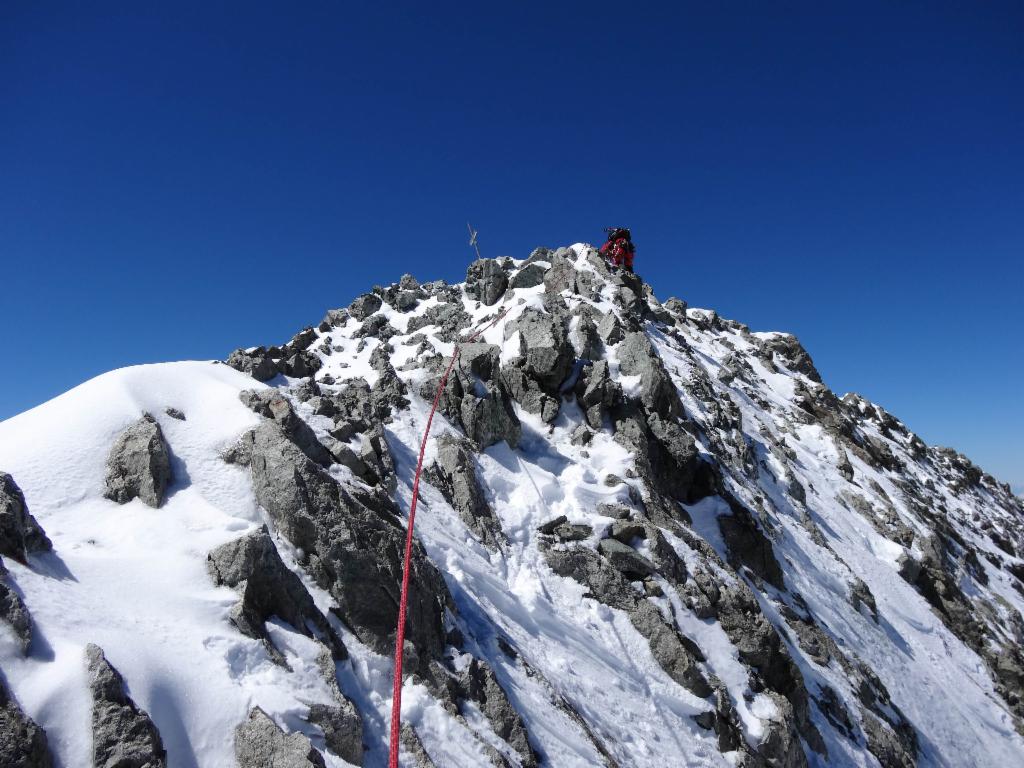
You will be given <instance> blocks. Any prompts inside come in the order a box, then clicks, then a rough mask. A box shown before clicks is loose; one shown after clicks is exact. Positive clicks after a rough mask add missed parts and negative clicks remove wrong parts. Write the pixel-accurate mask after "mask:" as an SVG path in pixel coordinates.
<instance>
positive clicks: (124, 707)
mask: <svg viewBox="0 0 1024 768" xmlns="http://www.w3.org/2000/svg"><path fill="white" fill-rule="evenodd" d="M85 659H86V665H87V668H88V674H89V691H90V693H91V694H92V762H93V765H94V766H97V767H99V768H163V766H166V765H167V752H166V751H165V750H164V746H163V742H162V741H161V739H160V733H159V731H157V729H156V726H155V725H153V721H152V720H151V719H150V717H149V715H148V714H146V713H145V712H144V711H142V710H141V709H139V708H138V707H137V706H136V705H135V702H134V701H132V699H131V698H130V697H129V696H128V693H127V691H126V690H125V683H124V678H122V677H121V674H120V673H119V672H118V671H117V670H116V669H114V667H113V666H111V664H110V662H109V661H107V658H106V656H104V655H103V651H102V650H101V649H100V647H99V646H96V645H93V644H92V643H89V644H88V645H87V646H86V647H85Z"/></svg>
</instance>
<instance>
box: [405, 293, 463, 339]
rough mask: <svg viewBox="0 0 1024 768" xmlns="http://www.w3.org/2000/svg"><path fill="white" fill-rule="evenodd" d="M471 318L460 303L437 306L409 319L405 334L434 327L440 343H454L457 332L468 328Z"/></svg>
mask: <svg viewBox="0 0 1024 768" xmlns="http://www.w3.org/2000/svg"><path fill="white" fill-rule="evenodd" d="M472 321H473V318H471V317H470V316H469V314H468V313H467V312H466V310H464V309H463V308H462V303H461V302H459V303H444V304H437V305H435V306H433V307H430V308H429V309H427V310H426V311H425V312H424V313H423V314H422V315H418V316H416V317H410V318H409V325H408V326H407V328H406V332H407V333H415V332H416V331H419V330H421V329H423V328H429V327H430V326H435V327H436V328H437V329H438V331H437V336H438V338H439V339H441V341H448V342H451V341H455V339H456V338H457V337H458V335H459V332H460V331H461V330H463V329H464V328H468V327H469V325H470V323H471V322H472Z"/></svg>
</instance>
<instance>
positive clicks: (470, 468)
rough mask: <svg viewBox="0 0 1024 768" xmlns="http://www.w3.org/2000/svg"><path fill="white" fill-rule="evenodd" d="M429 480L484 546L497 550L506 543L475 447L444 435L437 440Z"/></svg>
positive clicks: (449, 434) (427, 475)
mask: <svg viewBox="0 0 1024 768" xmlns="http://www.w3.org/2000/svg"><path fill="white" fill-rule="evenodd" d="M425 477H426V480H427V482H429V483H430V484H431V485H433V486H435V487H436V488H437V489H438V490H439V491H441V494H442V495H443V496H444V497H445V500H447V502H448V503H449V504H451V505H452V507H453V508H454V509H455V511H457V512H458V513H459V517H461V518H462V521H463V522H464V523H465V524H466V526H467V527H468V528H469V529H470V530H472V531H473V532H474V533H475V534H476V535H477V536H479V537H480V540H481V541H482V542H483V543H484V544H486V545H487V546H489V547H492V548H493V547H495V546H497V545H498V543H499V542H501V541H502V540H504V536H503V535H502V533H501V526H500V525H499V523H498V520H497V519H496V518H495V517H494V513H493V512H492V511H491V507H490V505H489V504H488V503H487V497H486V496H485V494H484V490H483V488H482V487H481V485H480V480H479V478H478V477H477V474H476V462H475V461H474V459H473V453H472V446H470V445H468V444H467V443H466V442H465V441H462V440H459V439H457V438H456V437H455V436H453V435H452V434H451V433H448V432H446V433H444V434H443V435H441V436H440V437H439V438H438V439H437V459H436V461H435V462H434V463H433V464H432V465H430V466H429V467H428V468H427V471H426V473H425Z"/></svg>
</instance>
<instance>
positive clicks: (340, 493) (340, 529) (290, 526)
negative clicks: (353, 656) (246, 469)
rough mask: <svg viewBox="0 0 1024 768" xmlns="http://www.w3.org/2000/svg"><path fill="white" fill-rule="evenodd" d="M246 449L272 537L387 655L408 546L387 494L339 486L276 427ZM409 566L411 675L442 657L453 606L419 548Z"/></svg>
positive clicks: (265, 428) (249, 440)
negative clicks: (289, 548) (279, 538)
mask: <svg viewBox="0 0 1024 768" xmlns="http://www.w3.org/2000/svg"><path fill="white" fill-rule="evenodd" d="M243 443H245V445H246V447H245V452H246V453H247V455H249V456H250V457H251V458H250V465H249V466H250V471H251V473H252V478H253V486H254V489H255V491H256V499H257V501H258V502H259V503H260V505H261V506H262V507H263V508H264V509H266V510H267V512H268V513H269V514H270V516H271V518H272V519H273V521H274V524H275V526H276V527H277V530H278V531H280V532H281V533H282V534H283V535H284V536H285V537H287V538H288V540H289V541H291V542H292V544H294V545H295V546H296V547H298V548H299V549H301V550H302V552H303V553H304V554H305V556H306V561H305V562H304V563H303V565H304V566H305V567H306V568H307V569H308V571H309V572H310V574H311V575H312V576H313V578H314V579H315V580H316V582H317V583H318V584H319V585H320V586H321V587H323V588H324V589H326V590H328V591H329V592H330V593H331V595H332V596H333V597H334V598H335V600H337V601H338V607H337V612H338V615H339V616H340V617H341V618H342V620H344V621H345V623H346V624H347V625H348V626H349V627H350V628H351V629H352V631H353V633H354V634H355V635H356V636H357V637H358V638H359V639H360V640H361V641H362V642H364V643H366V644H367V645H369V646H370V647H371V648H373V649H374V650H375V651H377V652H378V653H384V654H387V653H390V652H391V651H392V650H393V648H392V645H393V642H394V632H395V619H396V616H397V605H398V597H399V594H400V592H401V589H400V586H401V570H402V553H403V549H404V543H405V542H404V540H405V533H404V529H403V528H402V526H401V524H400V523H399V519H398V517H399V512H398V509H397V508H396V507H395V504H394V501H392V499H391V497H390V496H389V495H388V494H387V492H386V491H385V490H384V489H380V488H361V487H358V486H355V485H352V486H343V485H341V484H339V483H338V482H337V481H336V480H335V479H334V478H333V477H331V475H329V474H328V473H327V472H326V471H325V470H324V469H323V468H322V467H321V466H319V465H318V464H316V463H315V462H313V461H311V460H310V459H309V457H307V456H306V454H304V453H303V452H302V451H301V450H300V449H299V447H298V446H296V445H295V443H294V442H292V441H291V440H290V439H289V438H288V435H287V434H286V433H285V432H284V430H283V429H282V427H281V425H280V424H278V423H276V422H274V421H264V422H263V423H262V424H260V425H259V426H258V427H256V428H255V429H254V430H252V431H251V432H248V433H247V434H246V435H245V437H244V439H243ZM412 565H413V571H412V576H411V582H412V585H413V589H412V591H411V598H410V603H409V616H410V619H409V628H410V631H409V634H408V635H407V642H409V643H410V644H411V655H412V656H414V657H415V659H414V663H413V664H411V665H410V667H411V670H415V669H416V668H417V665H418V664H425V663H426V662H428V661H429V660H430V659H436V658H439V657H440V656H441V654H442V652H443V650H444V647H445V644H446V640H445V629H444V622H443V614H444V609H445V606H446V605H449V604H451V603H452V600H451V596H450V595H449V594H448V590H447V588H446V587H445V584H444V580H443V579H442V578H441V576H440V574H439V573H438V572H437V569H436V568H435V567H434V566H433V564H432V563H431V562H430V560H429V559H428V558H427V557H426V555H425V554H424V552H423V549H422V547H420V546H419V545H417V546H416V547H415V548H414V552H413V561H412Z"/></svg>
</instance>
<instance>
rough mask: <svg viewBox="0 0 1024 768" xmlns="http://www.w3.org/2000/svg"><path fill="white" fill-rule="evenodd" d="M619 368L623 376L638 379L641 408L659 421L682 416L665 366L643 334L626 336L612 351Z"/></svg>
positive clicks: (680, 406) (675, 392)
mask: <svg viewBox="0 0 1024 768" xmlns="http://www.w3.org/2000/svg"><path fill="white" fill-rule="evenodd" d="M616 354H617V356H618V360H619V365H620V369H621V371H622V373H623V374H625V375H626V376H640V391H641V397H640V400H641V402H642V403H643V406H644V409H645V410H646V411H648V412H649V413H656V414H658V415H659V416H660V417H662V418H663V419H674V418H678V417H679V416H682V415H683V404H682V403H681V402H680V401H679V393H678V392H677V391H676V387H675V384H673V383H672V379H671V378H669V375H668V372H667V371H666V370H665V364H664V363H662V361H661V358H660V357H659V356H658V353H657V352H656V351H655V349H654V345H653V344H651V340H650V339H648V338H647V335H646V334H643V333H629V334H627V335H626V337H625V338H624V339H623V341H622V344H621V346H620V347H619V348H618V350H617V352H616Z"/></svg>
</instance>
